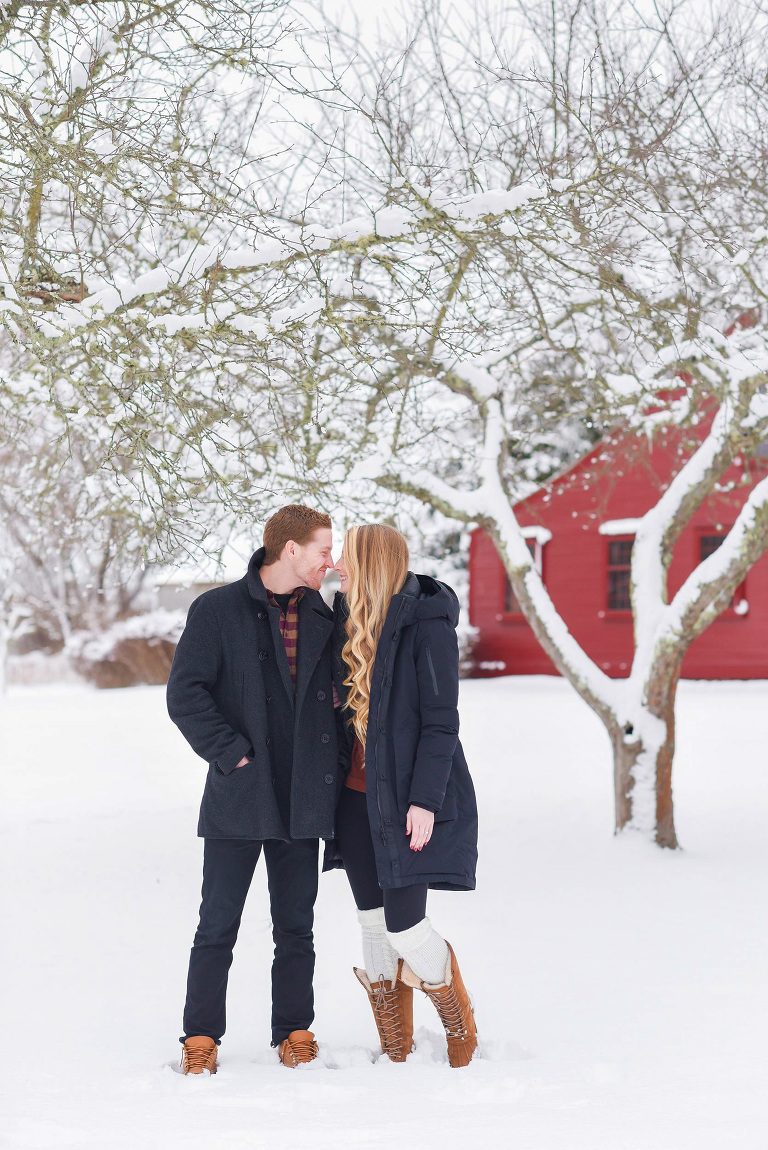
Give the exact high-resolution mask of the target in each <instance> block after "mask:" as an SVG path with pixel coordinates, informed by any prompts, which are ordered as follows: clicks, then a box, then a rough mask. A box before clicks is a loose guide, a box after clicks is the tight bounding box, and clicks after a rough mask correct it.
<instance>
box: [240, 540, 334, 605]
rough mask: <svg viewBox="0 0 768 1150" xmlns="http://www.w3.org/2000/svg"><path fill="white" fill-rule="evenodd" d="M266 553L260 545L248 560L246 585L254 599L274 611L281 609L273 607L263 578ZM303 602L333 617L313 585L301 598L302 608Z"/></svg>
mask: <svg viewBox="0 0 768 1150" xmlns="http://www.w3.org/2000/svg"><path fill="white" fill-rule="evenodd" d="M265 554H266V552H265V550H264V548H263V547H259V549H258V550H257V551H254V553H253V555H251V558H250V559H249V560H248V570H247V571H246V574H245V585H246V587H247V589H248V594H249V595H250V597H251V598H252V599H257V600H258V601H259V603H265V604H266V605H267V607H270V608H271V610H272V611H279V608H278V607H272V605H271V604H270V602H269V599H268V598H267V590H266V587H265V586H264V581H263V580H262V578H261V568H262V566H263V564H264V556H265ZM302 604H305V605H306V606H307V607H311V608H312V610H313V611H316V612H317V613H318V614H319V615H322V616H323V618H325V619H330V618H332V612H331V609H330V607H328V606H327V605H326V603H325V601H324V599H323V597H322V595H321V594H320V592H319V591H313V590H312V588H311V587H307V589H306V594H305V595H304V598H303V599H302V600H301V604H299V607H300V609H301V605H302Z"/></svg>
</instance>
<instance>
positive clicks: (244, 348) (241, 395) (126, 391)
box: [9, 0, 768, 847]
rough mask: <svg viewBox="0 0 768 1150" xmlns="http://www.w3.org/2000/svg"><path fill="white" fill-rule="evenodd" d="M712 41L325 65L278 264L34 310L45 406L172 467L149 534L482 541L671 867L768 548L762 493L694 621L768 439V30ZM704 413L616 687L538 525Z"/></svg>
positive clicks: (592, 31) (129, 287) (583, 11)
mask: <svg viewBox="0 0 768 1150" xmlns="http://www.w3.org/2000/svg"><path fill="white" fill-rule="evenodd" d="M692 12H693V8H692V6H690V5H682V6H680V7H678V8H677V9H671V10H670V11H669V12H667V13H661V12H660V13H657V16H656V17H654V19H653V21H652V22H648V21H645V20H641V19H640V18H639V17H637V16H635V15H633V14H632V10H631V9H628V8H627V6H626V5H624V6H623V7H621V8H620V9H619V7H617V6H613V7H611V6H607V5H604V4H598V3H594V4H584V3H579V2H578V0H573V2H571V0H563V2H562V3H558V4H555V5H554V6H550V5H547V6H546V8H545V6H543V5H542V6H541V7H536V6H534V7H533V8H531V7H530V6H528V7H523V6H521V7H520V10H519V11H518V12H517V13H516V14H515V17H514V19H510V17H509V13H505V20H506V21H507V27H506V28H505V27H496V26H494V23H493V21H492V20H491V19H490V18H483V17H480V16H478V17H477V20H476V21H474V22H473V23H472V24H471V25H469V26H462V27H457V26H456V24H455V23H452V22H451V20H450V19H447V18H444V17H443V15H442V14H441V12H440V9H439V8H437V7H433V8H428V9H427V10H425V12H424V14H423V17H422V19H421V21H420V23H419V24H418V26H417V27H415V28H414V29H413V31H412V35H411V36H410V38H409V39H408V44H407V47H406V48H405V49H404V50H402V49H399V50H398V51H395V52H390V51H383V52H382V53H377V52H369V51H367V49H366V46H365V45H364V44H362V43H360V42H359V41H354V40H351V39H349V38H348V37H343V36H341V35H334V36H328V35H326V37H325V39H324V40H323V43H322V48H320V47H318V45H317V43H316V42H313V41H311V40H310V39H307V41H306V53H307V79H306V83H305V89H304V91H303V93H302V92H300V91H298V82H297V87H296V88H295V89H294V91H293V92H292V93H291V94H290V96H289V97H286V114H288V113H290V114H291V115H292V116H293V122H292V125H291V128H290V133H291V138H292V139H298V138H299V137H301V134H302V132H303V137H302V141H301V147H300V149H298V151H299V155H300V160H299V161H297V163H296V165H295V167H294V169H293V170H292V172H291V175H290V178H288V177H287V176H286V174H285V172H283V173H278V174H277V175H276V176H275V179H274V181H273V183H272V184H271V187H272V188H273V189H274V191H273V199H274V202H275V208H274V210H273V212H272V213H271V215H269V216H262V217H260V220H259V234H258V235H256V236H254V235H253V233H248V231H247V228H244V227H243V228H241V227H240V226H239V225H238V227H236V228H233V229H232V230H231V231H230V233H228V234H227V235H226V236H225V235H224V234H223V233H222V234H215V235H214V236H213V238H212V239H211V241H210V242H202V240H198V239H195V238H192V240H191V242H190V244H189V246H188V247H187V248H185V250H184V251H183V253H182V254H181V255H178V256H175V257H173V258H172V257H171V255H170V253H169V254H168V255H167V256H163V258H161V259H160V260H159V262H158V264H157V266H156V267H154V268H153V269H152V270H151V271H149V272H147V273H143V274H141V275H139V276H133V277H128V278H126V279H124V280H121V281H119V282H108V283H105V284H104V285H103V286H101V287H99V288H98V290H95V291H93V292H92V294H90V295H89V296H88V297H87V299H85V300H84V301H83V302H82V303H81V304H77V303H75V304H73V305H70V306H69V307H67V306H65V305H63V304H62V303H61V301H58V300H57V301H54V302H53V306H50V305H48V306H47V310H46V311H45V314H44V315H43V314H42V313H40V314H38V313H36V312H35V311H34V309H33V308H32V306H31V304H29V302H28V301H24V300H21V299H19V300H15V301H12V307H11V308H10V309H9V324H10V325H11V327H12V329H13V331H14V333H15V336H14V338H16V339H18V340H19V341H21V342H22V343H23V342H24V341H26V344H25V346H26V347H27V348H29V349H30V350H29V352H28V355H29V359H28V360H27V361H26V362H25V364H24V365H23V371H22V369H21V368H20V367H17V370H16V374H15V376H13V386H14V387H15V389H16V390H15V391H14V392H13V394H14V395H17V394H19V393H21V394H22V395H23V396H24V398H25V402H26V397H28V395H29V394H30V393H31V392H34V389H35V388H36V389H37V394H38V395H40V394H44V393H45V392H46V390H47V391H48V392H49V393H50V394H51V395H53V396H54V403H55V404H57V405H58V407H57V410H58V411H59V412H60V415H61V418H62V421H63V423H64V424H65V425H66V426H69V425H70V424H71V422H72V420H80V421H82V426H83V428H84V431H85V432H87V434H88V435H89V436H90V437H92V438H94V439H97V438H98V436H99V434H100V432H103V428H104V425H105V424H106V425H107V426H112V425H113V424H112V422H110V421H113V423H114V427H115V429H116V432H115V438H109V439H106V440H104V441H103V442H102V449H103V458H104V461H105V466H108V465H109V460H110V459H111V458H113V456H115V455H123V456H125V455H128V454H130V453H133V454H134V456H135V457H136V458H138V459H140V461H141V475H142V477H143V481H144V482H145V488H144V490H143V491H142V498H143V500H144V501H145V505H146V506H147V507H160V506H163V501H164V500H166V499H167V500H170V501H171V504H172V509H173V510H174V511H175V513H178V514H179V516H180V517H183V515H184V514H186V513H187V512H188V509H189V508H190V507H191V506H192V505H193V501H194V499H195V498H198V497H199V494H200V493H201V492H202V493H203V497H204V499H205V498H208V499H211V500H212V499H213V498H214V497H215V498H220V499H223V500H225V501H226V503H227V506H228V507H229V508H230V509H232V510H233V511H234V512H235V513H238V512H242V513H248V509H249V508H250V509H251V513H252V509H253V508H254V506H263V505H264V501H265V500H266V499H268V498H269V497H270V492H275V491H281V492H283V491H289V490H291V491H297V492H298V491H302V492H307V491H315V492H324V491H325V492H327V491H332V492H334V495H335V497H337V498H339V497H344V498H346V499H347V501H348V502H349V503H350V504H355V503H356V502H357V503H358V505H359V501H360V500H363V501H364V502H365V503H366V505H367V506H368V507H369V509H370V506H371V502H372V501H374V500H375V501H376V502H377V504H378V505H379V506H380V507H381V508H382V510H384V509H385V508H387V509H391V508H392V507H393V506H394V505H396V503H397V501H398V500H402V498H403V496H409V497H414V498H416V499H419V500H421V501H422V502H423V503H425V504H427V505H429V506H431V507H434V508H436V509H438V510H439V511H441V512H442V513H444V514H446V515H448V516H450V517H452V518H454V519H457V520H459V521H464V522H466V523H481V524H482V525H483V526H484V528H485V529H486V531H488V533H489V534H490V535H491V537H492V538H493V539H494V542H495V543H496V546H497V548H498V551H499V554H500V556H501V558H502V560H503V562H504V564H505V567H506V569H507V571H508V573H509V576H510V580H511V582H512V585H513V588H514V591H515V594H516V596H517V599H518V601H519V603H520V605H521V608H522V610H523V612H524V614H525V616H526V618H527V620H528V622H529V623H530V624H531V626H532V627H533V629H534V631H535V633H536V635H537V637H538V638H539V641H540V642H541V644H542V646H543V647H544V649H545V650H546V651H547V653H548V654H549V656H550V658H551V659H552V660H553V662H554V663H555V665H556V666H557V667H558V669H559V670H560V671H561V673H562V674H563V675H565V676H566V677H567V678H568V679H569V681H570V682H571V683H572V685H573V686H574V688H575V689H576V690H577V691H578V692H579V694H580V695H581V696H582V698H584V699H585V701H586V702H587V703H588V704H589V705H590V706H591V707H592V708H593V709H594V710H595V712H596V713H597V714H598V715H599V716H600V717H601V719H602V721H603V722H604V724H605V727H606V730H607V732H608V734H609V737H610V739H611V742H612V745H613V748H614V778H615V788H616V824H617V827H624V826H632V827H636V828H638V829H640V830H642V831H643V832H645V833H647V834H648V835H650V836H652V837H654V838H655V839H656V841H657V842H658V843H659V844H660V845H662V846H668V847H673V846H675V845H676V837H675V830H674V821H673V816H672V798H671V764H672V756H673V751H674V700H675V691H676V686H677V681H678V677H679V673H680V664H681V661H682V657H683V654H684V652H685V650H686V648H687V646H688V645H689V644H690V642H691V641H692V639H693V638H695V637H696V635H698V634H700V633H701V631H702V630H703V629H704V628H705V627H706V626H707V625H708V624H709V623H710V622H711V621H712V619H714V618H715V617H716V616H717V614H718V613H719V612H720V611H721V610H722V609H723V608H724V607H725V605H726V604H727V602H728V599H729V597H730V595H731V594H732V591H733V589H734V588H735V587H736V586H737V584H738V583H739V582H740V581H741V580H742V579H743V577H744V574H745V572H746V570H747V569H748V567H749V566H750V564H752V563H753V562H754V561H755V560H756V559H757V558H758V557H759V556H760V555H761V554H763V552H764V550H765V548H766V545H768V514H766V511H765V507H766V500H768V481H765V480H762V481H760V482H759V483H757V484H754V485H752V486H749V485H747V486H745V487H744V489H743V491H742V493H741V494H742V505H741V510H740V512H739V515H738V517H737V519H736V523H735V525H734V527H733V528H732V530H731V532H730V533H729V535H728V538H727V539H726V541H725V543H724V544H723V546H722V547H721V548H720V549H719V550H718V551H717V552H716V553H715V554H714V555H712V556H710V557H709V558H708V559H707V560H705V561H704V562H703V563H702V564H701V565H700V566H699V568H697V570H696V571H695V572H694V573H693V575H692V576H691V577H690V578H689V579H688V580H687V582H686V583H685V585H684V586H683V587H682V588H681V589H680V591H678V593H677V594H676V595H675V596H674V598H673V599H672V600H671V601H668V600H669V597H668V595H667V587H666V572H667V568H668V566H669V562H670V559H671V555H672V551H673V548H674V545H675V542H676V540H677V539H678V538H679V535H680V533H681V531H682V530H683V528H684V526H685V524H686V523H687V522H688V521H689V519H690V516H691V515H692V514H693V512H694V511H695V509H696V508H697V507H698V506H700V504H701V502H702V501H703V500H704V499H705V498H706V497H707V496H708V495H709V494H710V493H711V492H712V491H713V490H714V488H715V485H716V484H717V483H718V482H719V481H720V479H721V478H722V477H723V476H724V475H725V474H726V472H727V471H728V469H729V467H730V466H731V464H732V462H733V460H734V459H735V457H736V456H737V455H738V454H741V455H747V456H748V455H749V454H750V453H753V452H754V451H755V450H756V447H757V445H758V444H759V443H760V442H761V440H763V439H764V438H766V436H768V405H767V404H766V396H765V386H766V383H767V382H768V361H767V360H766V356H765V351H764V344H765V331H766V328H765V324H766V315H765V299H764V297H765V294H766V286H767V281H766V271H768V265H766V261H765V255H764V252H765V250H766V243H765V240H766V236H767V235H768V233H766V232H765V230H764V229H763V222H764V206H763V205H764V197H765V191H766V178H765V177H766V171H765V163H766V161H765V157H766V156H768V148H766V146H765V143H766V141H765V140H764V134H765V130H766V129H765V127H764V125H765V123H766V122H768V118H766V117H765V115H764V114H763V112H764V108H763V104H764V103H765V85H764V80H763V79H762V74H761V68H762V63H761V44H762V39H761V37H762V34H763V32H764V27H763V20H762V14H761V11H760V9H759V8H758V7H757V6H756V7H755V9H754V12H753V14H752V19H751V21H745V20H744V19H743V18H742V17H743V13H740V16H739V23H738V26H737V23H736V21H735V20H731V21H729V20H727V19H722V20H719V21H716V22H714V23H712V22H707V21H704V22H703V23H701V25H700V26H698V27H696V26H694V22H693V16H692V15H691V14H692ZM619 17H620V19H619ZM313 69H314V71H313ZM318 77H322V78H323V81H324V84H320V83H318V82H317V78H318ZM319 89H322V94H323V101H322V103H319V102H318V101H317V100H316V99H315V98H314V96H315V94H316V93H317V91H318V90H319ZM307 109H309V110H307ZM761 229H763V230H761ZM735 321H739V322H735ZM728 332H729V333H730V334H726V333H728ZM94 348H96V349H98V352H97V353H95V352H94ZM25 373H26V374H25ZM22 379H23V382H21V381H22ZM672 383H674V385H675V386H674V388H673V389H672V391H671V392H670V384H672ZM665 392H666V393H667V398H666V399H665V398H663V396H664V394H665ZM703 411H709V412H710V414H711V418H712V422H711V425H710V426H709V430H708V432H707V434H706V435H703V436H701V435H700V437H699V446H698V448H697V449H696V450H695V451H694V452H693V454H692V455H691V457H690V458H689V459H688V460H687V461H685V462H684V463H683V464H682V466H681V469H680V471H679V472H678V474H677V475H676V476H675V478H674V480H673V482H672V483H671V484H670V486H669V488H668V489H667V491H665V492H664V494H663V496H662V498H661V499H660V501H659V503H658V504H657V506H656V507H655V508H653V509H652V510H651V511H650V512H649V514H648V515H647V516H646V517H645V518H644V519H643V520H642V522H641V523H640V524H639V526H638V529H637V536H636V542H635V547H634V552H633V565H632V599H633V611H634V617H635V640H636V644H635V648H636V649H635V659H634V663H633V668H632V673H631V675H630V677H629V678H628V679H627V680H611V679H609V678H608V677H607V676H606V675H605V674H604V673H603V672H602V671H601V670H600V669H599V668H598V667H596V666H595V665H594V664H593V663H592V661H591V660H590V659H589V658H588V656H587V655H586V653H585V652H584V651H583V650H582V649H581V648H580V647H579V645H578V644H577V643H576V642H575V640H574V639H573V637H572V636H571V635H570V634H569V632H568V630H567V628H566V626H565V624H564V622H563V620H562V618H561V617H560V615H559V614H558V612H557V610H556V605H555V604H553V603H552V601H551V599H550V597H549V595H548V593H547V590H546V587H545V586H544V585H543V583H542V581H541V578H540V576H539V574H538V572H537V571H536V569H535V566H534V564H533V563H532V560H531V556H530V552H529V550H528V547H527V545H526V542H525V539H524V537H523V534H522V532H521V530H520V528H519V526H518V524H517V521H516V519H515V515H514V512H513V506H514V504H515V502H516V501H517V500H518V499H519V498H520V496H521V495H522V494H524V493H525V492H526V491H527V490H529V489H530V484H531V483H532V482H535V481H536V479H537V478H538V477H540V476H541V475H544V474H547V473H548V472H549V471H551V469H552V466H553V463H554V462H556V461H557V460H559V459H563V458H564V457H567V455H568V454H569V453H571V454H573V453H574V452H576V451H577V450H578V449H579V447H580V446H581V445H583V444H584V443H585V441H586V440H587V438H588V437H589V436H590V435H595V434H596V433H597V432H599V431H600V430H602V429H606V428H610V427H612V426H617V425H622V426H624V427H627V428H630V429H631V428H634V429H636V430H637V431H638V432H641V433H642V434H651V433H652V432H653V430H654V429H655V428H658V427H661V426H663V425H664V423H665V422H667V423H671V424H675V425H682V426H685V425H687V424H693V423H695V422H696V421H697V420H700V419H701V414H702V412H703ZM699 426H700V427H702V426H703V425H702V424H699ZM254 480H255V482H254Z"/></svg>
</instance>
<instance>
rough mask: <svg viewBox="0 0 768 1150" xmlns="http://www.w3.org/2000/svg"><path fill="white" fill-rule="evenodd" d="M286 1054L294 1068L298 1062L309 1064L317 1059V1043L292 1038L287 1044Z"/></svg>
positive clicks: (305, 1039) (309, 1039)
mask: <svg viewBox="0 0 768 1150" xmlns="http://www.w3.org/2000/svg"><path fill="white" fill-rule="evenodd" d="M288 1054H289V1055H290V1058H291V1061H292V1062H293V1065H294V1066H298V1064H299V1063H300V1062H311V1061H312V1059H313V1058H316V1057H317V1043H316V1042H315V1041H314V1039H311V1038H294V1039H293V1040H292V1041H290V1042H289V1043H288Z"/></svg>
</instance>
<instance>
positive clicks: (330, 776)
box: [325, 775, 333, 783]
mask: <svg viewBox="0 0 768 1150" xmlns="http://www.w3.org/2000/svg"><path fill="white" fill-rule="evenodd" d="M325 781H326V783H332V782H333V775H326V776H325Z"/></svg>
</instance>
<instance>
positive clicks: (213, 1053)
mask: <svg viewBox="0 0 768 1150" xmlns="http://www.w3.org/2000/svg"><path fill="white" fill-rule="evenodd" d="M218 1053H219V1048H218V1046H217V1045H216V1043H215V1042H214V1041H213V1039H212V1038H206V1037H205V1035H202V1034H196V1035H193V1037H192V1038H187V1039H186V1041H185V1042H184V1046H183V1047H182V1050H181V1069H182V1070H183V1072H184V1074H202V1073H203V1071H204V1070H207V1071H208V1072H209V1074H215V1073H216V1059H217V1057H218Z"/></svg>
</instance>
